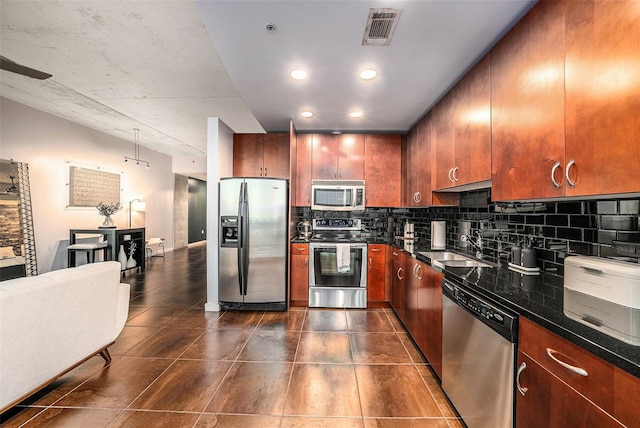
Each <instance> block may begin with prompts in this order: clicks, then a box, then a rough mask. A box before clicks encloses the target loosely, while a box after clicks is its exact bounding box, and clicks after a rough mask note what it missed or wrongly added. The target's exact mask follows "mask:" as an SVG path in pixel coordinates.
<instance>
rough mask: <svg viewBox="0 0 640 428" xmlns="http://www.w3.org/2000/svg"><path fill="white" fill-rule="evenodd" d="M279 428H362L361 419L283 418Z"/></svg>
mask: <svg viewBox="0 0 640 428" xmlns="http://www.w3.org/2000/svg"><path fill="white" fill-rule="evenodd" d="M280 427H281V428H363V427H364V422H363V420H362V418H327V417H324V418H323V417H310V416H285V417H284V418H282V425H281V426H280Z"/></svg>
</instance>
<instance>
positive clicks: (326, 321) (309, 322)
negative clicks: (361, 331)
mask: <svg viewBox="0 0 640 428" xmlns="http://www.w3.org/2000/svg"><path fill="white" fill-rule="evenodd" d="M302 329H303V330H304V331H347V330H348V325H347V316H346V315H345V311H344V310H341V309H336V310H326V309H309V310H308V311H307V316H306V318H305V320H304V326H303V327H302Z"/></svg>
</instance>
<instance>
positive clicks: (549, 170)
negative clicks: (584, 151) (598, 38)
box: [491, 2, 609, 201]
mask: <svg viewBox="0 0 640 428" xmlns="http://www.w3.org/2000/svg"><path fill="white" fill-rule="evenodd" d="M568 3H571V2H568ZM606 3H607V4H608V3H609V2H606ZM564 7H565V5H564V3H560V2H539V3H538V4H537V5H536V6H535V7H534V8H533V9H531V10H530V11H529V13H528V14H527V15H525V17H524V18H523V19H522V20H521V21H520V22H518V24H516V26H515V27H514V28H513V29H511V31H509V32H508V33H507V34H506V35H505V36H504V37H503V38H502V39H501V40H500V41H499V42H498V44H497V45H496V46H495V47H494V48H493V50H492V51H491V103H492V106H491V118H492V126H491V131H492V143H491V146H492V147H491V164H492V165H491V169H492V173H491V176H492V187H493V189H492V199H494V200H497V201H500V200H514V199H530V198H548V197H557V196H562V195H563V189H562V188H556V187H555V186H554V184H553V182H552V175H553V179H554V180H556V182H558V183H561V182H562V177H563V174H562V165H564V146H565V142H564V80H565V79H564V34H565V25H564V24H565V20H564Z"/></svg>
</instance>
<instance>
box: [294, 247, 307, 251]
mask: <svg viewBox="0 0 640 428" xmlns="http://www.w3.org/2000/svg"><path fill="white" fill-rule="evenodd" d="M305 249H306V248H303V247H296V251H304V250H305Z"/></svg>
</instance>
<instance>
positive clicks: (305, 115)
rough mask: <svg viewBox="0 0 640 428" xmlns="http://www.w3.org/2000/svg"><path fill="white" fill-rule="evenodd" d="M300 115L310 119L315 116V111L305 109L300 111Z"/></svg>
mask: <svg viewBox="0 0 640 428" xmlns="http://www.w3.org/2000/svg"><path fill="white" fill-rule="evenodd" d="M300 116H302V117H306V118H307V119H308V118H310V117H313V112H312V111H310V110H305V111H303V112H302V113H300Z"/></svg>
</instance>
